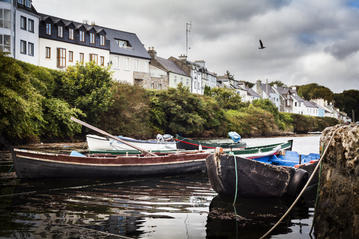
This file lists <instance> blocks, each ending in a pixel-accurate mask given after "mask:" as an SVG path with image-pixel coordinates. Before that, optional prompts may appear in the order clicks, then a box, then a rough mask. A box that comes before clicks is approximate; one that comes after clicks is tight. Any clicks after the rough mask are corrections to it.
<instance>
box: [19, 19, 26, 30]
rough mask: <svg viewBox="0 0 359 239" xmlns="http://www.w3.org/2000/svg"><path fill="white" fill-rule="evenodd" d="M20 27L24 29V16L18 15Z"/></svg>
mask: <svg viewBox="0 0 359 239" xmlns="http://www.w3.org/2000/svg"><path fill="white" fill-rule="evenodd" d="M20 28H21V29H23V30H26V17H23V16H21V17H20Z"/></svg>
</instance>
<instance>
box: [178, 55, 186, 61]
mask: <svg viewBox="0 0 359 239" xmlns="http://www.w3.org/2000/svg"><path fill="white" fill-rule="evenodd" d="M178 59H180V60H181V61H187V56H186V55H180V56H179V57H178Z"/></svg>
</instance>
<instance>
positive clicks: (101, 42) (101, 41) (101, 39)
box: [100, 35, 105, 46]
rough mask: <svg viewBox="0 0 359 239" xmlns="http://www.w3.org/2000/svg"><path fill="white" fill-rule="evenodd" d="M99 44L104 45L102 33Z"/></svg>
mask: <svg viewBox="0 0 359 239" xmlns="http://www.w3.org/2000/svg"><path fill="white" fill-rule="evenodd" d="M100 45H101V46H104V45H105V36H104V35H100Z"/></svg>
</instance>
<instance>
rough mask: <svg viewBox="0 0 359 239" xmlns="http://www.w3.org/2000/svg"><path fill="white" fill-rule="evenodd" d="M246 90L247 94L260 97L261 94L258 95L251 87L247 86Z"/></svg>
mask: <svg viewBox="0 0 359 239" xmlns="http://www.w3.org/2000/svg"><path fill="white" fill-rule="evenodd" d="M247 92H248V95H250V96H253V97H258V98H261V96H260V95H258V94H257V92H255V91H254V90H253V89H252V88H248V91H247Z"/></svg>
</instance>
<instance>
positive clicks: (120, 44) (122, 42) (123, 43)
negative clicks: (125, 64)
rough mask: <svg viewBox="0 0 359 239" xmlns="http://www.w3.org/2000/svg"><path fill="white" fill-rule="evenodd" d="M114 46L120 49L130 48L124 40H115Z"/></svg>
mask: <svg viewBox="0 0 359 239" xmlns="http://www.w3.org/2000/svg"><path fill="white" fill-rule="evenodd" d="M116 44H117V45H118V46H119V47H121V48H131V45H130V43H129V42H128V41H126V40H120V39H116Z"/></svg>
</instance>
